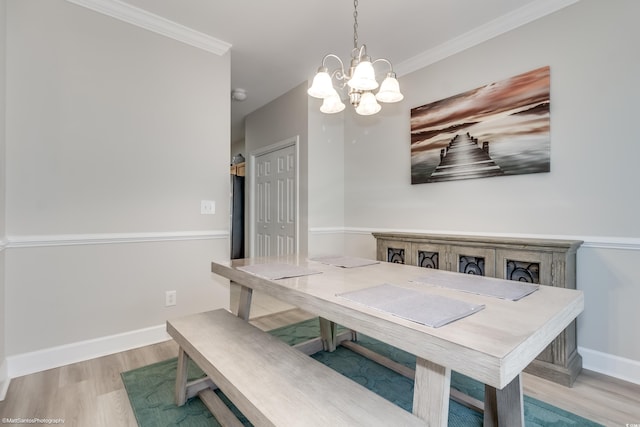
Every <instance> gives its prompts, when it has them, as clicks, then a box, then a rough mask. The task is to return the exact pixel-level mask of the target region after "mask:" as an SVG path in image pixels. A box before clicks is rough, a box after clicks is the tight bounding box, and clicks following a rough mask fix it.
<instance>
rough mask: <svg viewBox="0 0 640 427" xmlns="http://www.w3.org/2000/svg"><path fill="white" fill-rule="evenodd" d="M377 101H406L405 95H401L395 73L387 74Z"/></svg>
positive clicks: (377, 95)
mask: <svg viewBox="0 0 640 427" xmlns="http://www.w3.org/2000/svg"><path fill="white" fill-rule="evenodd" d="M376 99H377V100H378V101H380V102H389V103H390V102H399V101H402V100H403V99H404V95H403V94H401V93H400V85H399V84H398V80H397V79H396V77H395V75H394V74H393V73H389V74H387V77H386V78H385V79H384V80H383V81H382V84H381V85H380V90H379V91H378V93H377V94H376Z"/></svg>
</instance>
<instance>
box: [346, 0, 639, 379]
mask: <svg viewBox="0 0 640 427" xmlns="http://www.w3.org/2000/svg"><path fill="white" fill-rule="evenodd" d="M638 16H640V3H639V2H637V1H635V0H618V1H614V2H602V1H598V0H582V1H580V2H578V3H576V4H574V5H572V6H570V7H567V8H565V9H562V10H561V11H559V12H556V13H554V14H552V15H549V16H547V17H545V18H542V19H540V20H537V21H535V22H532V23H530V24H528V25H526V26H523V27H520V28H518V29H516V30H513V31H511V32H509V33H507V34H504V35H502V36H499V37H497V38H494V39H492V40H490V41H487V42H485V43H482V44H480V45H478V46H476V47H474V48H471V49H468V50H466V51H464V52H461V53H459V54H456V55H454V56H451V57H449V58H446V59H444V60H442V61H440V62H437V63H435V64H433V65H430V66H427V67H425V68H423V69H420V70H418V71H415V72H413V73H411V74H408V75H405V76H403V77H401V79H400V84H401V87H402V90H403V92H404V94H405V96H406V98H405V100H404V101H403V102H402V104H401V105H398V106H392V107H391V108H384V110H383V113H382V114H381V115H379V116H378V117H376V118H375V119H374V120H364V119H362V118H357V119H356V118H354V117H350V118H348V119H347V120H346V122H345V141H347V142H346V143H345V165H348V166H347V167H345V182H346V187H345V225H346V228H347V230H349V231H350V232H348V233H347V236H346V242H345V245H346V248H347V250H348V251H351V252H357V253H360V254H363V255H370V256H375V246H374V245H373V239H372V238H371V237H370V236H369V235H368V231H370V230H379V229H380V230H406V231H434V232H453V233H456V232H458V233H485V234H490V235H530V236H540V237H560V236H562V237H569V238H576V239H581V240H585V241H587V243H586V244H585V246H584V247H583V248H581V249H580V251H579V253H578V287H579V288H580V289H582V290H584V292H585V297H586V308H585V311H584V313H583V314H582V315H581V316H580V317H579V321H578V335H579V336H578V344H579V346H581V347H582V348H583V350H584V351H583V356H585V361H586V363H585V366H587V365H588V364H589V363H595V362H596V361H599V360H600V358H602V357H605V355H606V356H611V357H620V358H624V359H625V360H624V363H627V364H628V367H629V368H633V370H634V372H633V373H630V374H631V375H633V376H635V377H634V379H635V381H640V335H639V333H638V329H637V326H636V325H637V301H640V281H639V280H638V276H637V268H636V266H637V265H638V264H639V263H640V222H639V221H638V215H639V214H640V197H638V194H639V192H638V182H640V175H639V173H640V172H639V169H638V166H637V164H638V158H640V143H639V142H638V139H639V136H638V134H637V132H636V131H635V128H634V125H633V124H634V123H635V122H636V121H637V113H638V106H637V103H638V99H640V85H639V84H638V76H640V56H638V54H637V52H638V49H637V40H639V39H640V27H638V25H637V22H636V20H637V17H638ZM545 65H549V66H550V67H551V172H550V173H543V174H532V175H520V176H513V177H500V178H487V179H481V180H468V181H458V182H444V183H435V184H420V185H411V184H410V151H409V143H410V135H409V130H410V126H409V110H410V108H412V107H416V106H420V105H424V104H427V103H429V102H432V101H436V100H439V99H443V98H446V97H449V96H452V95H456V94H459V93H462V92H464V91H467V90H470V89H474V88H477V87H479V86H482V85H485V84H488V83H492V82H495V81H499V80H502V79H504V78H507V77H510V76H513V75H516V74H519V73H522V72H526V71H529V70H532V69H535V68H537V67H540V66H545ZM348 141H352V143H349V142H348ZM585 353H586V354H585ZM591 367H592V368H594V367H595V366H593V365H592V366H591ZM600 368H602V370H606V369H605V368H606V367H603V366H600Z"/></svg>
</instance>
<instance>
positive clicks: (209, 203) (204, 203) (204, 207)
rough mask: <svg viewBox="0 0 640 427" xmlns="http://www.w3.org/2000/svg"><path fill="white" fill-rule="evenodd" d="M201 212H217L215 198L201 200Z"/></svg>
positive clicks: (203, 213)
mask: <svg viewBox="0 0 640 427" xmlns="http://www.w3.org/2000/svg"><path fill="white" fill-rule="evenodd" d="M200 213H201V214H202V215H214V214H215V213H216V202H215V201H214V200H200Z"/></svg>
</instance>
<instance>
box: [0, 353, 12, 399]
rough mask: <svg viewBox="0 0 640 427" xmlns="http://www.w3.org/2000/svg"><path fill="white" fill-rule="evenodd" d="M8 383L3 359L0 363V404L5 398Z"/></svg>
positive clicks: (5, 363) (5, 364) (5, 361)
mask: <svg viewBox="0 0 640 427" xmlns="http://www.w3.org/2000/svg"><path fill="white" fill-rule="evenodd" d="M10 382H11V379H10V378H9V375H8V370H7V360H6V359H4V360H3V361H2V363H0V402H2V401H3V400H4V398H5V397H6V395H7V390H9V383H10Z"/></svg>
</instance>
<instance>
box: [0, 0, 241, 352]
mask: <svg viewBox="0 0 640 427" xmlns="http://www.w3.org/2000/svg"><path fill="white" fill-rule="evenodd" d="M6 4H7V34H8V36H7V42H8V43H7V51H6V65H7V73H6V88H7V90H6V108H7V111H6V130H7V132H6V163H7V177H6V233H7V235H8V239H9V247H8V248H7V249H6V250H5V252H4V253H5V257H6V259H5V267H6V277H5V293H6V299H4V298H3V300H6V301H8V303H7V305H6V313H5V315H6V328H5V329H6V354H7V356H9V358H10V360H12V359H11V357H12V356H19V355H22V354H26V353H29V352H34V351H38V350H42V349H49V348H54V347H57V346H61V345H65V344H70V343H77V342H82V341H86V340H91V339H93V338H100V337H105V336H112V335H117V334H121V333H125V332H129V331H134V330H139V329H143V328H147V327H154V326H160V329H161V326H162V325H163V324H164V322H165V321H166V319H167V318H171V317H174V316H179V315H182V314H185V313H187V312H198V311H204V310H207V309H211V308H214V307H226V306H228V295H229V290H228V284H227V283H225V281H222V280H219V279H216V278H215V277H213V275H212V274H211V273H210V262H211V260H212V259H214V258H218V259H228V257H229V249H228V229H229V217H228V212H229V169H228V166H229V121H230V117H229V111H230V106H229V102H230V101H229V91H230V87H229V81H230V61H229V56H228V54H226V55H223V56H217V55H214V54H211V53H208V52H205V51H203V50H200V49H197V48H194V47H191V46H188V45H186V44H183V43H180V42H178V41H175V40H172V39H169V38H166V37H164V36H161V35H158V34H155V33H152V32H149V31H146V30H143V29H141V28H138V27H135V26H133V25H130V24H127V23H124V22H121V21H119V20H115V19H113V18H110V17H107V16H104V15H102V14H98V13H96V12H93V11H90V10H88V9H85V8H83V7H80V6H77V5H74V4H72V3H70V2H67V1H63V0H48V1H37V0H9V1H7V2H6ZM202 199H209V200H215V201H216V211H217V214H216V215H201V214H200V200H202ZM132 236H133V238H131V237H132ZM203 236H204V237H203ZM166 290H176V291H177V301H178V304H177V306H175V307H169V308H165V306H164V294H165V291H166Z"/></svg>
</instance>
